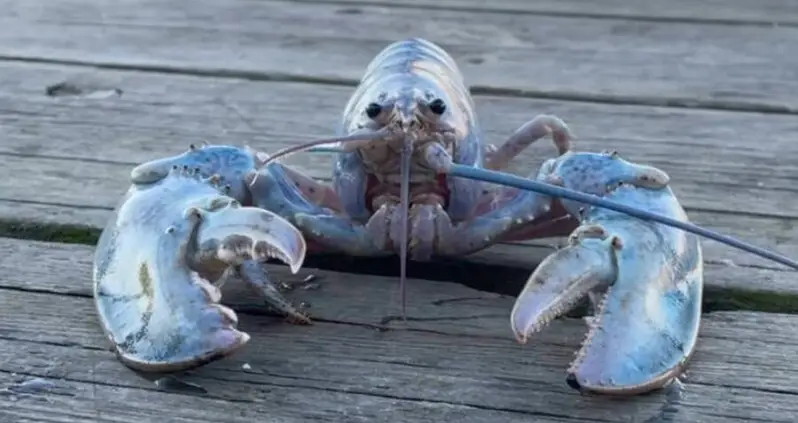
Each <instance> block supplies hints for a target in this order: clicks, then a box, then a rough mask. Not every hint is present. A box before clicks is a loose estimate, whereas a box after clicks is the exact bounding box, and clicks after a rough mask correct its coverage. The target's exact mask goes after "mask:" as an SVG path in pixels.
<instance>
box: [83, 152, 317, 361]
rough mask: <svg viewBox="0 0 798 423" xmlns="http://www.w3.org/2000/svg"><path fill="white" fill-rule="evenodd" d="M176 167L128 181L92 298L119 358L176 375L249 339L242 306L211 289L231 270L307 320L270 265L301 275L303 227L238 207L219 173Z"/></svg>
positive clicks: (102, 250) (100, 249)
mask: <svg viewBox="0 0 798 423" xmlns="http://www.w3.org/2000/svg"><path fill="white" fill-rule="evenodd" d="M183 159H185V157H183ZM172 160H174V159H172ZM157 167H158V166H150V169H156V168H157ZM170 169H171V170H168V171H166V172H165V173H164V172H161V171H159V172H160V173H158V172H154V171H153V173H151V174H150V175H151V176H150V177H148V178H142V179H141V181H142V182H144V183H141V184H135V183H134V184H133V185H132V186H131V187H130V189H129V190H128V192H127V193H126V194H125V196H124V198H123V199H122V201H121V203H120V204H119V206H118V207H117V208H116V210H115V212H114V214H113V216H112V217H111V219H110V220H109V222H108V225H107V226H106V228H105V229H104V231H103V233H102V235H101V236H100V239H99V242H98V244H97V248H96V251H95V257H94V275H93V279H94V299H95V304H96V307H97V311H98V314H99V318H100V322H101V325H102V327H103V329H104V332H105V334H106V336H107V337H108V339H109V340H110V341H111V343H112V345H113V349H114V350H115V351H116V353H117V354H118V356H119V357H120V359H121V360H122V361H123V362H124V363H125V364H127V365H128V366H130V367H132V368H136V369H139V370H145V371H177V370H184V369H188V368H192V367H196V366H200V365H203V364H206V363H208V362H211V361H214V360H216V359H218V358H221V357H224V356H226V355H229V354H230V353H232V352H234V351H236V350H237V349H239V348H240V347H242V346H243V345H244V344H246V343H247V341H248V340H249V335H247V334H246V333H244V332H241V331H239V330H238V329H237V328H236V326H237V321H238V319H237V316H236V314H235V312H233V310H231V309H230V308H228V307H225V306H224V305H221V304H219V300H220V299H221V293H220V291H219V288H218V287H217V286H216V285H214V283H217V282H222V281H223V280H224V279H225V278H227V277H229V276H239V277H241V278H242V279H244V280H245V281H247V282H249V283H250V285H251V286H253V287H255V288H257V289H259V290H261V291H262V292H261V293H262V294H264V295H265V299H266V301H267V302H268V303H269V304H271V305H273V306H274V307H275V308H278V309H280V310H281V311H283V312H284V313H285V314H287V315H289V316H293V317H294V318H296V319H297V320H304V321H307V317H306V316H304V315H303V314H302V313H300V312H299V311H298V310H296V309H295V308H293V306H291V305H290V303H289V302H288V301H287V300H285V299H284V298H283V297H282V295H281V294H280V293H279V292H278V291H277V290H276V289H273V286H272V285H271V283H270V282H269V281H268V278H267V276H266V273H265V267H264V265H263V263H264V262H265V261H266V259H269V258H277V259H279V260H281V261H283V262H285V263H287V264H289V265H290V266H291V269H292V271H294V272H296V271H297V270H298V269H299V268H300V267H301V265H302V262H303V260H304V257H305V249H306V247H305V242H304V239H303V238H302V235H301V234H300V233H299V231H298V230H297V229H296V228H294V227H293V226H292V225H291V224H290V223H288V222H287V221H285V220H284V219H282V218H280V217H279V216H277V215H275V214H274V213H271V212H269V211H267V210H262V209H258V208H252V207H243V206H241V203H240V202H239V201H238V200H236V199H234V198H232V197H230V196H228V195H225V194H224V193H223V192H225V191H228V192H229V189H225V188H224V187H223V186H222V185H220V183H219V179H220V178H219V177H218V176H211V177H207V178H206V177H203V176H201V175H200V174H199V173H198V172H197V171H196V170H194V169H193V168H191V169H189V168H188V166H186V167H185V168H184V167H182V166H178V165H176V164H175V166H174V167H173V168H170ZM156 173H157V175H156ZM139 175H142V174H141V173H139ZM144 179H147V180H146V181H145V180H144Z"/></svg>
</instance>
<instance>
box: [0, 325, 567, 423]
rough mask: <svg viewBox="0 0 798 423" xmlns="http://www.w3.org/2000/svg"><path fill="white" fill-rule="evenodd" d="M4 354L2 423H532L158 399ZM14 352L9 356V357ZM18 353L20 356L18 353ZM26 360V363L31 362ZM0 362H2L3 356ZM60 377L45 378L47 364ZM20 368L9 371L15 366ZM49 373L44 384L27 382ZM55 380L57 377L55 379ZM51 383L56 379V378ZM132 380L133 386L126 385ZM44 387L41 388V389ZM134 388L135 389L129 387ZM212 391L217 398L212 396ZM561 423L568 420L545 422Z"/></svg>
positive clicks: (455, 413)
mask: <svg viewBox="0 0 798 423" xmlns="http://www.w3.org/2000/svg"><path fill="white" fill-rule="evenodd" d="M0 346H2V347H3V352H11V351H16V352H21V351H25V352H24V353H23V354H26V355H27V357H29V358H31V360H27V361H23V362H19V361H18V362H17V363H13V362H6V366H5V367H6V368H12V369H18V368H24V369H25V370H26V371H25V375H21V374H12V373H8V372H7V371H3V370H0V385H5V386H8V388H6V389H9V392H7V393H4V392H2V391H0V392H2V394H0V404H3V405H2V411H0V418H4V417H8V418H7V419H4V420H3V421H8V422H20V423H22V422H36V423H44V422H61V423H78V422H86V423H94V422H98V423H99V422H102V423H106V422H109V423H110V422H118V423H126V422H131V421H134V422H137V423H139V422H141V423H157V422H178V421H179V422H192V423H205V422H207V423H221V422H224V423H234V422H242V423H244V422H252V421H253V420H256V421H264V420H265V419H268V420H265V421H269V422H281V423H288V422H302V423H305V422H340V421H342V420H341V419H347V420H343V421H363V422H385V423H388V422H394V421H396V420H395V419H396V418H397V417H399V416H401V419H402V421H406V422H409V423H416V422H418V423H421V422H427V421H430V420H431V419H434V420H435V421H443V422H460V421H465V422H473V423H478V422H484V421H497V422H524V421H528V419H529V416H528V415H524V414H522V413H511V412H503V411H496V410H482V409H479V408H475V407H469V406H464V405H459V404H440V403H434V402H429V401H419V400H412V399H409V400H402V399H395V398H388V397H381V396H377V395H363V394H360V393H348V392H343V391H342V390H338V391H334V390H330V389H321V388H304V387H301V384H300V386H299V387H297V385H296V384H291V383H290V382H292V381H291V380H288V382H289V384H286V383H285V382H283V383H282V384H279V383H278V384H273V383H268V382H263V383H258V384H256V385H255V386H251V385H249V384H242V383H235V382H225V381H218V380H214V381H212V382H210V383H212V384H213V386H214V387H215V388H216V389H218V390H224V392H223V393H222V394H221V395H220V394H219V393H218V391H217V392H215V395H196V394H195V395H191V394H181V393H171V392H163V391H160V390H156V389H155V385H154V384H151V383H145V382H144V381H141V380H138V379H135V378H136V376H135V375H133V374H132V373H130V372H127V371H125V370H124V369H120V368H118V367H114V368H113V369H112V370H111V371H108V370H106V368H108V367H110V366H109V365H111V366H114V364H112V363H111V360H109V358H111V357H109V354H107V353H104V352H99V351H93V350H85V349H80V348H65V347H59V346H52V345H43V344H28V343H19V342H13V341H4V340H0ZM11 348H14V349H13V350H12V349H11ZM20 348H22V349H21V350H20ZM28 354H29V355H28ZM0 355H7V354H3V353H2V352H0ZM44 362H49V363H50V364H54V363H58V365H59V369H57V370H55V371H53V370H47V369H46V368H45V366H46V364H45V363H44ZM15 364H16V365H17V366H18V367H16V368H15V367H12V366H13V365H15ZM39 373H47V374H49V375H51V377H49V378H46V379H43V378H41V377H38V378H35V377H33V376H32V375H34V374H39ZM55 375H58V376H55ZM53 376H55V377H53ZM131 379H132V380H131ZM32 380H35V381H36V382H39V381H41V380H44V381H46V382H45V383H46V384H47V389H48V390H49V391H48V390H44V391H43V392H35V391H34V392H33V393H17V392H16V390H19V389H20V388H17V387H18V386H21V385H23V384H24V383H25V382H26V381H32ZM39 383H41V382H39ZM132 386H137V387H132ZM216 389H215V390H216ZM262 419H263V420H262ZM536 421H543V422H551V423H563V422H568V421H575V420H567V419H556V418H545V417H544V418H543V420H537V419H536Z"/></svg>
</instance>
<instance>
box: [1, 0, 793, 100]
mask: <svg viewBox="0 0 798 423" xmlns="http://www.w3.org/2000/svg"><path fill="white" fill-rule="evenodd" d="M547 3H553V2H547ZM585 3H588V2H585ZM613 3H615V5H616V9H617V8H618V6H617V5H619V4H620V2H618V1H614V2H613ZM682 3H685V2H682ZM719 3H720V2H716V4H719ZM738 3H739V2H738ZM256 4H257V7H253V2H252V1H249V0H230V1H225V2H224V3H221V2H214V1H202V2H192V3H191V4H190V5H189V4H186V5H182V6H181V5H178V4H177V3H175V2H161V1H153V0H124V1H115V2H106V1H103V0H64V1H59V2H58V3H53V2H50V1H47V0H3V1H0V8H2V10H6V11H7V12H6V13H7V14H8V15H7V16H8V17H7V18H4V19H2V23H3V25H2V26H0V39H2V40H4V42H3V43H2V44H0V56H2V57H6V58H25V59H37V60H39V59H44V60H63V61H71V62H81V63H93V64H104V65H109V66H118V65H123V66H131V67H143V68H147V67H149V68H152V69H167V68H171V69H172V70H175V69H180V70H181V71H184V72H204V73H230V74H236V75H239V76H244V77H249V78H285V77H301V78H311V79H319V78H321V79H325V80H330V81H334V82H341V81H345V82H349V83H352V82H354V80H357V79H359V78H360V76H361V74H362V72H363V70H364V68H365V66H366V64H367V63H368V62H369V61H370V60H371V58H372V57H373V56H374V55H375V54H377V53H378V52H379V50H380V49H382V48H383V47H385V46H386V45H387V44H388V43H390V42H393V41H395V40H398V39H402V38H405V37H409V36H420V37H425V38H428V39H430V40H432V41H435V42H438V43H441V44H442V45H443V46H444V47H446V48H447V49H448V50H449V51H450V52H451V53H452V54H453V56H454V57H455V59H457V60H458V62H459V63H460V65H461V67H462V70H463V72H464V73H465V75H466V78H467V79H468V81H469V83H470V84H474V85H475V87H476V88H479V89H480V90H483V91H484V90H493V91H496V90H498V91H501V92H512V93H514V94H516V95H534V96H547V97H557V98H571V99H586V100H591V101H603V102H615V103H617V102H624V103H628V102H635V103H646V104H674V105H681V106H686V107H691V106H703V107H715V108H733V109H757V110H759V109H761V110H770V111H780V112H791V113H796V112H798V100H796V96H795V95H793V93H795V92H798V44H796V43H795V42H794V40H795V39H796V37H798V28H796V27H789V26H767V27H763V26H733V25H700V24H696V23H678V22H656V21H645V22H644V21H634V20H628V19H590V18H587V17H554V16H542V15H530V14H515V13H482V14H477V13H472V12H466V11H462V12H459V11H453V10H432V9H425V8H386V7H379V6H367V5H360V6H352V5H335V4H310V3H296V2H287V1H259V2H257V3H256ZM450 4H451V3H450ZM572 5H573V3H572ZM662 7H663V8H664V7H666V6H662ZM668 7H669V8H670V9H671V10H676V9H677V7H675V6H668ZM704 7H706V8H710V6H709V5H707V6H704ZM714 7H715V8H718V9H720V8H725V6H720V5H716V6H714ZM754 7H755V6H754V3H751V5H750V6H749V8H751V9H753V8H754ZM786 7H788V4H785V3H782V6H781V9H779V7H778V6H776V7H775V10H774V9H770V8H766V9H768V10H771V12H768V13H770V14H772V15H774V14H776V12H778V10H783V9H784V8H786ZM684 13H691V12H689V11H685V12H684ZM740 13H744V12H740ZM794 13H795V12H794V11H793V12H792V13H784V14H783V16H785V17H787V18H789V17H790V16H793V15H794ZM695 15H699V13H697V12H696V13H695ZM98 34H102V36H98ZM111 46H113V47H111ZM320 63H324V65H323V66H319V64H320Z"/></svg>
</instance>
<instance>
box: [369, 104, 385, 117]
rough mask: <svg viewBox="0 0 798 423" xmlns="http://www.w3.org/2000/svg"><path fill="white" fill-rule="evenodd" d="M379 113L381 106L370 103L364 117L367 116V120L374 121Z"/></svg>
mask: <svg viewBox="0 0 798 423" xmlns="http://www.w3.org/2000/svg"><path fill="white" fill-rule="evenodd" d="M381 111H382V106H380V105H379V104H377V103H370V104H369V105H368V106H366V116H368V117H369V119H374V118H375V117H377V115H378V114H380V112H381Z"/></svg>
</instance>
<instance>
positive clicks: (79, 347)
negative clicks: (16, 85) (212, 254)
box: [0, 239, 798, 423]
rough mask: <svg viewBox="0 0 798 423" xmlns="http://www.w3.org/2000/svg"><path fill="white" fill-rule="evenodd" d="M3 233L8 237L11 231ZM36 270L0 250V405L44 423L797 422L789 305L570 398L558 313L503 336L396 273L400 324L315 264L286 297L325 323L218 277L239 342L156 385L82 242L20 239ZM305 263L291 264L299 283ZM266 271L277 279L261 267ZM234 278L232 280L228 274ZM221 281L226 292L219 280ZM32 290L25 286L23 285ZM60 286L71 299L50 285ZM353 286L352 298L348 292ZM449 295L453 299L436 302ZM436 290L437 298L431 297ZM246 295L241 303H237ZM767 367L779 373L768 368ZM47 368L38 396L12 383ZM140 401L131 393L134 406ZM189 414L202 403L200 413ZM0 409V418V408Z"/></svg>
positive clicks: (497, 321)
mask: <svg viewBox="0 0 798 423" xmlns="http://www.w3.org/2000/svg"><path fill="white" fill-rule="evenodd" d="M10 242H11V243H12V244H13V243H17V242H16V241H10ZM0 245H2V246H4V247H5V248H7V249H11V250H12V251H13V250H14V249H18V248H20V249H22V250H25V251H26V252H28V253H35V255H31V257H36V264H37V265H36V266H19V261H17V260H16V259H15V258H12V257H9V256H8V255H6V254H2V255H0V271H2V272H3V274H5V275H11V277H10V278H4V279H3V280H2V281H0V289H2V290H3V295H0V307H2V308H3V310H4V311H5V312H4V313H2V315H0V384H2V385H3V386H5V387H7V388H10V389H9V390H8V391H5V392H2V393H1V394H0V403H3V407H1V408H2V410H3V412H2V413H8V415H12V416H16V417H17V418H20V419H23V418H28V419H30V418H35V419H41V420H36V421H55V419H56V417H55V415H54V414H53V410H58V412H59V413H63V414H62V415H63V416H65V417H67V416H68V418H71V419H74V420H70V421H102V422H106V421H107V422H110V421H114V422H116V421H119V422H121V421H130V419H131V418H132V419H134V420H136V421H156V419H157V421H163V419H165V418H172V419H174V420H175V421H177V420H180V421H186V420H187V421H195V422H205V421H208V422H210V421H214V422H217V421H225V422H228V421H229V422H239V421H241V422H244V421H252V418H261V419H262V418H264V417H268V418H272V419H276V420H275V421H281V422H300V421H341V419H347V420H346V421H370V422H391V421H396V419H401V420H402V421H406V422H408V423H415V422H428V421H440V422H450V421H451V422H472V421H473V422H481V421H491V422H522V421H529V419H530V418H534V419H535V421H541V422H557V423H566V422H568V423H570V422H632V421H635V422H642V421H650V422H655V421H669V422H675V423H682V422H683V423H688V422H689V423H692V422H695V421H702V422H711V423H714V422H724V421H740V422H757V421H768V422H777V423H781V422H785V423H786V422H792V421H794V420H795V419H796V418H798V407H797V406H796V404H798V402H796V401H795V398H796V395H798V389H796V386H797V385H796V382H798V368H797V367H796V366H795V365H794V363H793V360H790V359H789V357H791V356H792V354H791V351H793V350H794V349H795V348H796V347H798V344H796V339H798V332H796V329H795V328H798V326H796V325H795V323H796V322H793V320H798V316H787V315H779V314H761V313H740V312H736V313H713V314H710V315H707V316H705V318H704V320H703V321H704V324H703V327H702V330H701V338H700V340H699V346H698V351H697V353H696V355H695V357H694V359H693V361H692V363H691V365H690V367H689V369H688V374H687V375H686V376H685V377H684V381H683V383H681V384H680V385H677V387H676V388H673V389H669V390H664V391H661V392H657V393H654V394H652V395H648V396H641V397H636V398H631V399H620V400H617V399H609V398H601V397H590V396H580V395H579V394H577V393H576V392H575V391H572V390H571V389H570V388H568V387H566V386H565V383H564V380H563V374H564V370H565V368H566V367H567V364H568V362H569V361H570V360H571V359H572V357H573V352H574V351H575V350H576V349H577V348H578V345H579V343H580V341H581V340H582V338H583V337H584V331H585V325H584V323H583V322H582V321H581V320H579V319H561V320H558V321H555V322H554V323H553V324H552V326H551V327H550V328H549V329H548V330H546V331H544V332H543V333H541V334H540V336H539V337H537V338H536V341H535V342H534V343H533V344H530V345H527V346H523V347H522V346H519V345H517V344H515V341H513V340H512V337H511V336H510V335H509V327H508V322H507V318H508V315H509V309H510V307H511V304H512V299H511V298H507V297H502V296H496V295H486V294H484V293H479V292H475V291H472V290H470V289H468V288H464V287H460V286H458V285H452V284H443V283H438V282H433V281H421V280H412V281H410V284H409V287H410V290H411V302H410V305H409V306H410V309H409V313H410V315H411V316H413V317H416V318H419V319H418V320H414V321H410V323H409V324H408V326H405V325H404V324H401V323H398V322H395V323H393V324H391V325H390V327H389V328H387V329H384V330H375V324H377V323H379V321H380V320H381V319H382V318H383V317H384V316H385V315H386V314H388V313H391V311H392V310H391V309H392V308H393V309H398V307H397V304H398V303H397V300H398V298H397V293H396V292H395V291H396V290H395V280H394V279H392V278H379V277H369V278H364V277H358V276H353V275H347V274H338V273H334V272H316V271H314V273H316V274H317V275H318V276H319V279H318V283H319V288H318V289H312V290H303V289H297V290H294V291H292V292H291V293H289V295H291V296H293V297H295V298H294V300H295V301H299V300H302V301H308V302H309V303H310V304H311V305H312V307H311V309H310V311H311V313H312V315H313V316H314V317H315V316H318V317H321V319H322V320H324V321H326V322H328V323H325V322H319V323H317V324H316V325H313V326H310V327H301V326H293V325H289V324H285V323H281V319H278V318H270V317H267V316H264V315H263V313H262V309H261V308H260V306H258V305H257V300H255V299H254V298H252V296H251V295H246V294H245V291H242V290H240V286H239V287H235V286H231V285H226V286H225V298H224V302H226V303H229V304H232V305H233V307H234V308H235V309H237V310H238V311H239V315H240V320H241V324H240V327H241V328H242V330H245V331H247V332H249V333H250V334H252V340H251V341H250V343H249V344H248V345H247V346H246V347H245V348H244V349H243V350H241V351H240V352H239V353H237V354H235V355H234V356H232V357H229V358H228V359H225V360H222V361H219V362H216V363H213V364H211V365H208V366H205V367H204V368H202V369H200V370H197V371H194V372H190V373H189V374H188V375H185V376H181V377H180V379H182V380H184V381H186V382H189V383H195V384H197V385H199V386H200V387H201V388H202V389H204V391H205V393H200V392H194V390H191V389H187V390H178V391H177V392H168V393H167V392H159V391H157V390H156V389H155V385H153V384H152V383H151V382H148V381H146V380H144V379H143V378H141V377H138V376H136V375H135V374H134V373H132V372H130V371H129V370H127V369H126V368H124V367H123V366H122V365H121V364H120V363H119V362H118V361H116V359H115V358H114V356H113V355H112V354H111V353H110V352H109V351H108V350H107V349H106V344H105V340H104V337H103V335H102V334H101V331H100V329H99V327H98V325H97V321H96V317H95V315H94V308H93V305H92V300H91V299H90V298H88V295H87V294H88V292H89V291H90V277H91V270H90V260H91V257H90V255H91V252H90V249H89V248H86V247H81V246H65V245H59V244H49V243H37V242H25V245H21V244H19V245H10V244H9V241H7V240H2V239H0ZM304 273H305V271H303V272H302V274H300V275H296V276H294V277H293V278H292V279H293V280H294V281H300V280H302V278H303V276H304ZM274 274H275V275H281V276H282V275H285V274H286V272H285V271H284V269H280V268H278V267H274ZM233 283H234V282H231V284H233ZM228 288H236V289H228ZM34 291H36V292H34ZM62 293H70V295H62ZM353 293H357V295H353ZM456 298H460V299H461V301H451V300H452V299H456ZM446 300H450V301H446ZM247 304H250V305H249V306H247ZM774 370H778V375H777V376H776V375H774ZM32 377H43V378H48V379H49V380H51V381H53V383H54V387H53V388H54V391H55V392H53V393H47V392H34V393H30V394H14V391H13V390H12V389H14V388H15V387H17V386H19V382H20V381H22V380H26V379H30V378H32ZM145 403H146V404H145ZM200 410H201V411H200ZM2 413H0V414H2Z"/></svg>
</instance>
